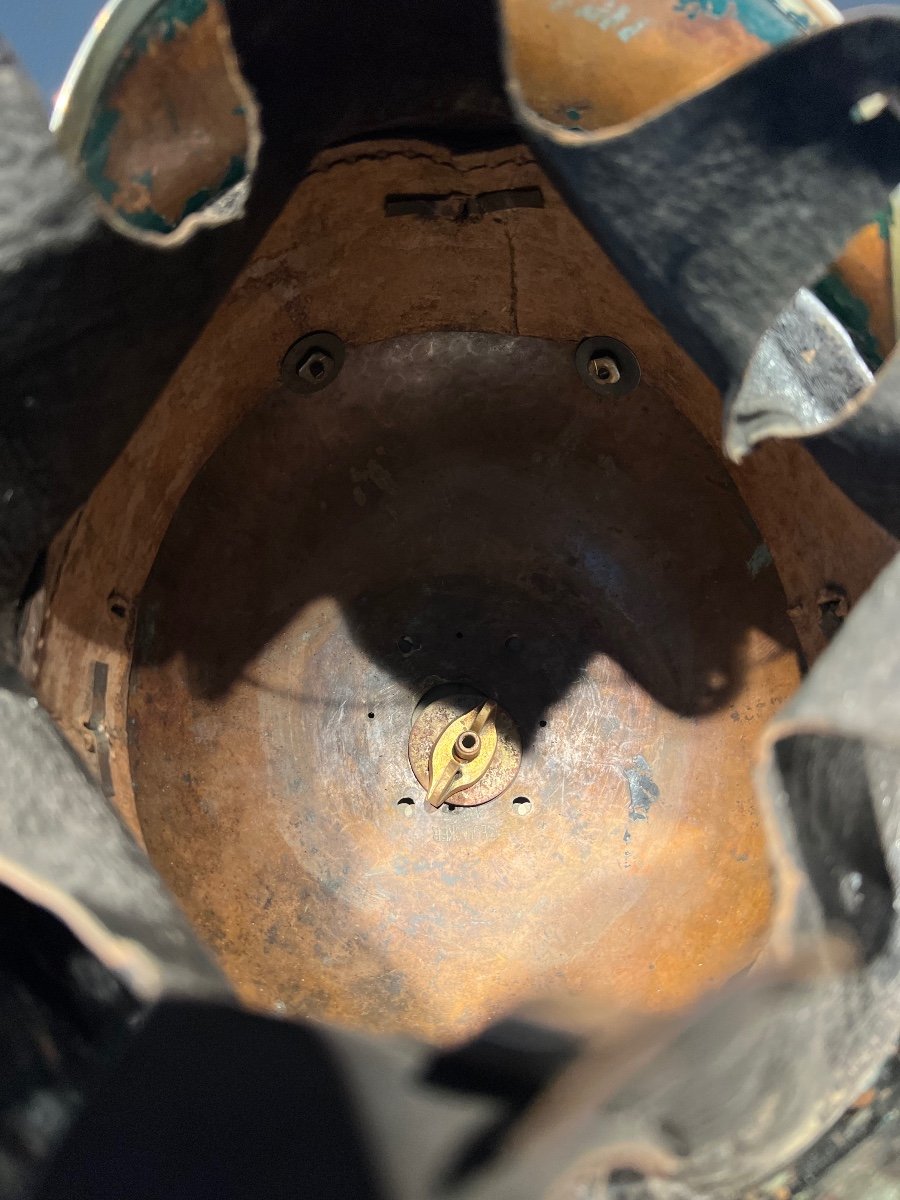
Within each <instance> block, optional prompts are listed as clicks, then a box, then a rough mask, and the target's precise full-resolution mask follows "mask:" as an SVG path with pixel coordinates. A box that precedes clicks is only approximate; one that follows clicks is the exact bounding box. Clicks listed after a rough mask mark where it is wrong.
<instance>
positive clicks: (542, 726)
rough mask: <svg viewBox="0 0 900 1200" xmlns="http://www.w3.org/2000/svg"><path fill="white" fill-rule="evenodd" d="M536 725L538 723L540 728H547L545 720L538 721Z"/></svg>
mask: <svg viewBox="0 0 900 1200" xmlns="http://www.w3.org/2000/svg"><path fill="white" fill-rule="evenodd" d="M538 725H540V727H541V729H546V728H547V722H546V721H538Z"/></svg>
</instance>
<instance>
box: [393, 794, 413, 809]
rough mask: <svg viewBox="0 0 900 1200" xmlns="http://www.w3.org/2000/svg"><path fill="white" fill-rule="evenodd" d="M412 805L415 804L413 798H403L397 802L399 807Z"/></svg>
mask: <svg viewBox="0 0 900 1200" xmlns="http://www.w3.org/2000/svg"><path fill="white" fill-rule="evenodd" d="M410 804H415V800H413V798H412V796H401V797H400V799H399V800H398V801H397V806H398V807H399V806H400V805H410Z"/></svg>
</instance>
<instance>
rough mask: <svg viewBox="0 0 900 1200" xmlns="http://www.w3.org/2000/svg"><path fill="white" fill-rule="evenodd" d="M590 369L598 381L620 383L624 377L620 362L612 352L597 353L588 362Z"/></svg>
mask: <svg viewBox="0 0 900 1200" xmlns="http://www.w3.org/2000/svg"><path fill="white" fill-rule="evenodd" d="M588 370H589V371H590V373H591V374H592V375H593V376H594V378H595V379H596V380H597V382H598V383H618V382H619V380H620V379H621V378H622V375H621V372H620V371H619V364H618V363H617V362H616V360H615V359H614V358H613V357H612V355H610V354H597V355H595V356H594V357H593V358H592V359H591V361H590V362H589V363H588Z"/></svg>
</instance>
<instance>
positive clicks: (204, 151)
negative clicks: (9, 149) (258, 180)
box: [52, 0, 259, 238]
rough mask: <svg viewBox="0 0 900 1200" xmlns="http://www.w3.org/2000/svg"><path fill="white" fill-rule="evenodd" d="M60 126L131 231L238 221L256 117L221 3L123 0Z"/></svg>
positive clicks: (163, 234) (77, 68)
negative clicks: (232, 45) (149, 3)
mask: <svg viewBox="0 0 900 1200" xmlns="http://www.w3.org/2000/svg"><path fill="white" fill-rule="evenodd" d="M52 127H53V129H54V130H55V132H56V133H57V137H58V140H59V143H60V145H61V147H62V148H63V150H64V151H65V153H66V154H67V156H68V157H69V158H70V159H71V160H72V161H73V162H74V163H75V164H77V165H78V166H79V167H81V168H82V169H83V171H84V174H85V177H86V179H87V181H88V183H89V184H90V185H91V187H92V188H93V189H94V190H95V192H96V193H97V194H98V195H99V196H100V197H101V198H102V199H103V200H104V202H105V204H106V205H107V206H108V208H106V212H107V215H108V216H109V217H110V219H112V220H113V221H114V222H115V224H116V225H117V227H118V228H119V229H120V230H122V231H124V232H128V233H133V234H139V235H144V236H148V235H149V236H153V237H160V238H169V237H171V236H172V235H174V234H175V233H176V231H179V229H180V230H181V235H184V234H185V233H187V232H188V231H189V230H190V229H191V228H193V227H195V226H196V225H197V224H198V223H212V224H214V223H216V222H218V221H221V220H225V219H231V218H233V217H234V216H236V215H238V214H239V213H240V211H241V209H242V203H243V198H244V194H243V193H242V192H241V191H240V188H241V186H243V188H244V191H246V188H247V186H248V184H249V178H250V176H251V175H252V173H253V168H254V165H255V162H256V155H257V149H258V142H259V135H258V121H257V112H256V105H255V102H254V100H253V97H252V95H251V93H250V91H249V89H248V88H247V86H246V84H245V83H244V81H243V79H242V77H241V74H240V71H239V69H238V66H237V61H236V59H235V56H234V51H233V49H232V47H231V41H230V36H229V26H228V19H227V17H226V15H225V10H224V8H223V6H222V5H221V4H220V3H219V0H160V2H159V3H157V4H151V5H149V6H148V4H147V2H146V0H137V2H134V0H119V3H118V4H117V5H114V6H113V7H112V8H111V9H108V10H105V11H104V12H103V13H102V14H101V16H100V17H98V19H97V21H96V22H95V27H94V28H93V29H92V30H91V32H90V33H89V35H88V38H87V39H86V42H85V45H84V46H83V47H82V48H81V49H80V50H79V55H78V57H77V58H76V61H75V63H74V64H73V66H72V68H71V70H70V72H69V75H68V76H67V78H66V81H65V83H64V84H63V87H62V89H61V93H60V98H59V101H58V103H57V106H56V108H55V110H54V113H53V118H52ZM182 226H183V228H181V227H182Z"/></svg>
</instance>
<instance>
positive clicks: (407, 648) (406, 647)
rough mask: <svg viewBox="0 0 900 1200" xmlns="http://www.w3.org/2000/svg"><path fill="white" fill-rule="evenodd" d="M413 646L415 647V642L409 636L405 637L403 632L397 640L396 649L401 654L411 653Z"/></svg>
mask: <svg viewBox="0 0 900 1200" xmlns="http://www.w3.org/2000/svg"><path fill="white" fill-rule="evenodd" d="M415 648H416V643H415V642H414V641H413V640H412V638H411V637H407V636H406V635H405V634H404V636H403V637H402V638H400V639H399V641H398V642H397V649H398V650H399V651H400V653H401V654H412V652H413V650H415Z"/></svg>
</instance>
